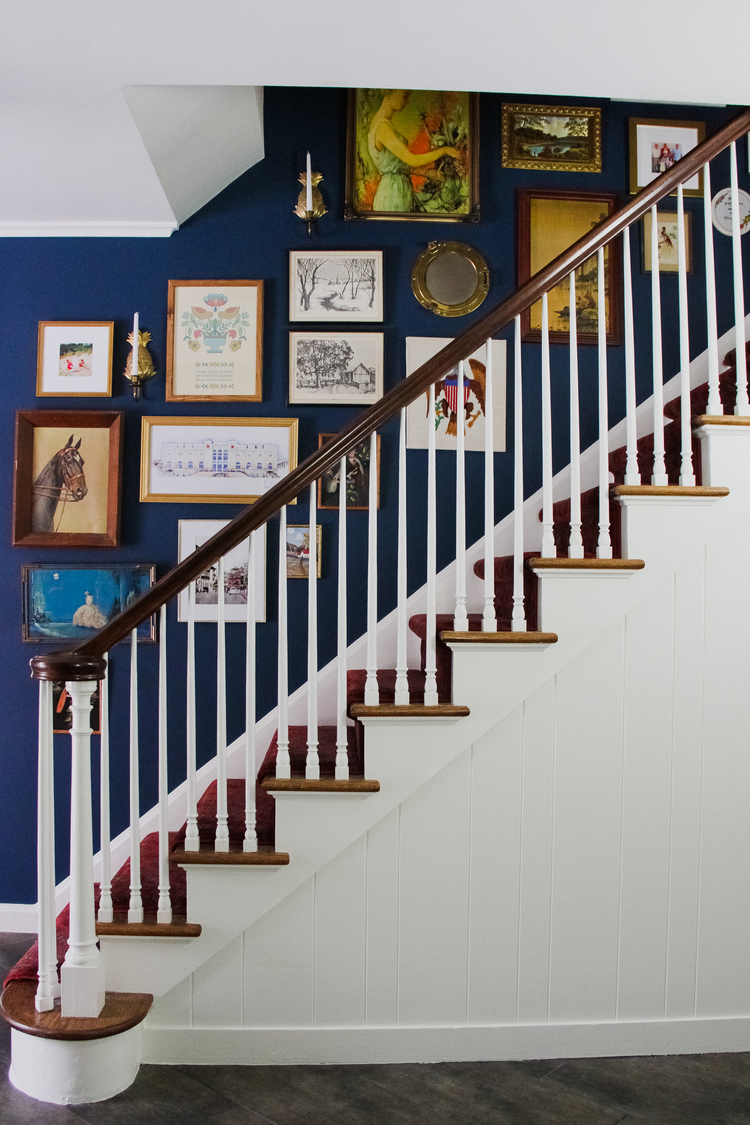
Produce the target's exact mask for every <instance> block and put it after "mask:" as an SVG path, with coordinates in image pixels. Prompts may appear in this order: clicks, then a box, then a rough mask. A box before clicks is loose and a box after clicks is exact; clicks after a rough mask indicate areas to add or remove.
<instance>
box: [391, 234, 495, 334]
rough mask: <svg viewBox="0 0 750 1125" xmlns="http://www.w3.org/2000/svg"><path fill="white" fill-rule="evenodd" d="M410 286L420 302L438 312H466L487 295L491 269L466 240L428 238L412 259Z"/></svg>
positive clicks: (442, 314)
mask: <svg viewBox="0 0 750 1125" xmlns="http://www.w3.org/2000/svg"><path fill="white" fill-rule="evenodd" d="M411 287H412V289H413V290H414V296H415V297H416V298H417V300H418V301H419V303H420V304H422V305H424V307H425V308H426V309H429V310H430V311H431V312H434V313H437V314H438V316H465V314H466V313H470V312H473V311H474V309H478V308H479V306H480V305H481V303H482V301H483V300H484V299H485V297H486V296H487V293H488V292H489V288H490V271H489V268H488V266H487V263H486V262H485V260H484V258H483V257H482V255H481V254H480V253H479V251H478V250H475V249H474V247H473V246H467V245H466V243H465V242H431V243H430V244H429V246H428V247H427V248H426V249H425V250H423V251H422V253H421V254H420V255H419V257H418V258H417V260H416V261H415V263H414V266H413V268H412V271H411Z"/></svg>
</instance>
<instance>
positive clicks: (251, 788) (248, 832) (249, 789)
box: [242, 531, 258, 852]
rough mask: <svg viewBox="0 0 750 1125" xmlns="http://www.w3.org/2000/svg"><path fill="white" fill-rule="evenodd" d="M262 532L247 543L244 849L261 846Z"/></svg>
mask: <svg viewBox="0 0 750 1125" xmlns="http://www.w3.org/2000/svg"><path fill="white" fill-rule="evenodd" d="M257 536H258V532H257V531H253V532H252V533H251V535H250V539H249V540H248V544H247V620H246V622H245V838H244V840H243V841H242V850H243V852H255V851H257V850H258V834H257V832H256V828H255V549H256V542H257Z"/></svg>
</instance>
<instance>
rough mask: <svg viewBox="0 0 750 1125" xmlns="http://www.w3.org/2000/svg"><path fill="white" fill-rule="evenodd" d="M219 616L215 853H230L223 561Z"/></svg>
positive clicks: (218, 576)
mask: <svg viewBox="0 0 750 1125" xmlns="http://www.w3.org/2000/svg"><path fill="white" fill-rule="evenodd" d="M216 570H217V574H216V581H217V584H218V606H217V608H218V611H219V612H218V614H217V618H216V840H215V841H214V851H216V852H228V851H229V828H228V818H229V814H228V811H227V623H226V606H225V600H224V599H225V597H226V591H225V590H224V559H223V558H221V559H219V561H218V563H217V564H216Z"/></svg>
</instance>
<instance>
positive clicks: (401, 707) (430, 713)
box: [349, 703, 471, 719]
mask: <svg viewBox="0 0 750 1125" xmlns="http://www.w3.org/2000/svg"><path fill="white" fill-rule="evenodd" d="M349 714H350V715H351V716H352V717H353V718H355V719H374V718H402V717H403V718H415V719H418V718H424V719H428V718H441V717H445V718H450V719H465V718H466V716H467V715H470V714H471V712H470V710H469V708H468V707H466V706H465V705H463V704H460V703H438V704H436V705H435V706H425V705H424V704H422V703H377V704H373V705H369V704H366V703H352V705H351V707H350V708H349Z"/></svg>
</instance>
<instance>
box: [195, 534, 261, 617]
mask: <svg viewBox="0 0 750 1125" xmlns="http://www.w3.org/2000/svg"><path fill="white" fill-rule="evenodd" d="M228 523H229V520H178V522H177V527H178V543H177V561H178V562H184V560H185V559H186V558H188V557H189V556H190V555H192V553H193V551H195V550H197V549H198V547H202V546H203V544H204V543H207V542H208V540H209V539H211V538H212V537H213V536H214V535H216V534H217V533H218V532H219V531H221V530H222V528H225V527H226V526H227V524H228ZM253 537H254V538H253V543H254V552H255V554H254V559H253V563H254V573H255V620H256V621H265V619H266V525H265V524H264V525H263V527H260V528H258V530H257V531H254V532H253ZM248 559H249V541H248V540H247V539H243V541H242V542H241V543H238V545H237V546H236V547H233V548H232V550H231V551H230V552H229V553H228V554H227V555H225V556H224V620H225V621H239V622H246V621H247V600H248V599H247V576H248ZM189 597H190V595H189V591H188V589H187V588H186V589H184V590H181V591H180V595H179V597H178V599H177V620H178V621H187V620H188V619H189ZM194 620H195V621H196V622H198V621H214V622H216V621H218V620H219V568H218V565H217V564H216V563H212V564H211V566H209V567H208V569H207V570H204V571H203V573H202V574H199V575H198V577H197V578H196V580H195V609H194Z"/></svg>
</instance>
